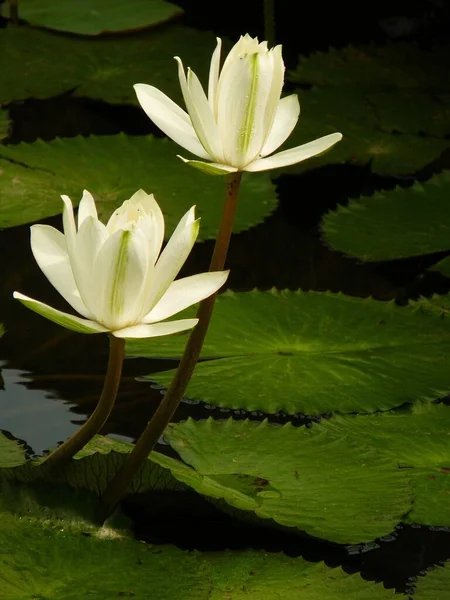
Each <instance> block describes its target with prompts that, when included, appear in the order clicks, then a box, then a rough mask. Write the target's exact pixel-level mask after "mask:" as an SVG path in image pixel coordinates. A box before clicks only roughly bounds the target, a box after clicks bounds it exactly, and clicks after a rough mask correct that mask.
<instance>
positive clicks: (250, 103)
mask: <svg viewBox="0 0 450 600" xmlns="http://www.w3.org/2000/svg"><path fill="white" fill-rule="evenodd" d="M249 67H250V89H249V94H248V97H247V104H246V106H245V110H244V118H243V120H242V125H241V129H240V131H239V136H238V144H239V146H238V147H239V152H240V153H241V154H245V153H246V152H247V151H248V149H249V147H250V143H251V141H252V135H253V128H254V124H255V115H256V108H257V98H258V85H259V75H260V69H259V54H253V55H252V56H250V57H249Z"/></svg>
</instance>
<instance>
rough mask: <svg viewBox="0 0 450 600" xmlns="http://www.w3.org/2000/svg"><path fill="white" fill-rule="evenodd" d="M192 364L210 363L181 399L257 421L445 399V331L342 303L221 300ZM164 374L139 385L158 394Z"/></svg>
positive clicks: (298, 298) (282, 296)
mask: <svg viewBox="0 0 450 600" xmlns="http://www.w3.org/2000/svg"><path fill="white" fill-rule="evenodd" d="M187 314H192V313H188V312H186V315H187ZM184 344H185V339H176V338H165V339H164V340H163V341H162V342H159V343H155V342H152V341H151V340H139V341H129V342H127V347H126V348H127V353H128V355H130V356H147V357H153V358H155V357H166V358H177V357H180V356H181V355H182V352H183V350H184ZM201 356H202V357H203V358H209V359H214V360H207V361H204V362H200V363H199V364H198V365H197V366H196V369H195V372H194V375H193V378H192V380H191V382H190V384H189V387H188V389H187V392H186V396H187V397H188V398H195V399H198V400H202V401H204V402H208V403H209V404H214V405H218V406H225V407H228V408H240V409H246V410H248V411H254V410H261V411H264V412H266V413H276V412H278V411H280V410H282V411H284V412H286V413H288V414H294V413H297V412H301V413H306V414H320V413H324V412H328V411H338V412H344V413H346V412H373V411H376V410H386V409H390V408H393V407H395V406H400V405H401V404H403V403H404V402H412V401H413V400H415V399H418V398H421V399H434V398H436V397H439V396H441V395H443V394H445V393H447V392H448V391H449V390H450V378H449V373H450V321H449V320H448V319H442V318H440V317H438V316H437V315H434V314H431V313H429V312H425V311H420V310H416V307H415V306H414V305H412V306H410V307H399V306H396V305H395V304H394V303H392V302H391V303H389V302H378V301H375V300H372V299H370V298H368V299H359V298H353V297H349V296H344V295H342V294H330V293H316V292H301V291H298V292H291V291H283V292H277V291H274V290H273V291H270V292H258V291H253V292H246V293H241V294H233V293H229V292H227V293H225V294H222V295H220V296H219V298H218V300H217V304H216V308H215V310H214V313H213V317H212V320H211V325H210V328H209V330H208V334H207V336H206V340H205V344H204V346H203V351H202V355H201ZM173 374H174V372H173V371H166V372H163V373H155V374H151V375H148V376H147V378H148V379H151V380H153V381H156V382H157V383H158V384H161V385H163V386H167V385H168V384H169V382H170V381H171V380H172V377H173Z"/></svg>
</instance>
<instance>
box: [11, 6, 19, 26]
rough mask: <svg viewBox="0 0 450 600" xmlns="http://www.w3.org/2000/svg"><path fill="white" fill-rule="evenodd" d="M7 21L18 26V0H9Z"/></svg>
mask: <svg viewBox="0 0 450 600" xmlns="http://www.w3.org/2000/svg"><path fill="white" fill-rule="evenodd" d="M9 19H10V21H11V23H12V24H13V25H18V24H19V0H9Z"/></svg>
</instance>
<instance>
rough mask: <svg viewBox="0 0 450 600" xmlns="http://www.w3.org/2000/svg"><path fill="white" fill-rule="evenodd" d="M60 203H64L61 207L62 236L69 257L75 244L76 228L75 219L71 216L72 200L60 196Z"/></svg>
mask: <svg viewBox="0 0 450 600" xmlns="http://www.w3.org/2000/svg"><path fill="white" fill-rule="evenodd" d="M61 199H62V201H63V202H64V207H63V229H64V235H65V237H66V244H67V251H68V253H69V256H71V254H72V251H73V247H74V243H75V234H76V232H77V228H76V226H75V217H74V216H73V206H72V200H71V199H70V198H69V196H66V195H62V196H61Z"/></svg>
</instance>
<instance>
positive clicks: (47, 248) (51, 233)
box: [31, 225, 93, 319]
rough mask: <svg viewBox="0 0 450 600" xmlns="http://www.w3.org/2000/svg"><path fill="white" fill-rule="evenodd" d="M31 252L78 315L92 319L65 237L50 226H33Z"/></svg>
mask: <svg viewBox="0 0 450 600" xmlns="http://www.w3.org/2000/svg"><path fill="white" fill-rule="evenodd" d="M31 250H32V252H33V256H34V258H35V259H36V262H37V264H38V265H39V268H40V269H41V271H42V272H43V273H44V275H45V276H46V277H47V279H48V280H49V281H50V283H51V284H52V286H53V287H54V288H55V289H56V290H58V292H59V293H60V294H61V296H62V297H63V298H64V299H65V300H66V301H67V302H68V303H69V304H70V305H71V306H72V308H74V309H75V310H76V311H77V313H79V314H80V315H83V317H87V318H88V319H90V318H92V316H93V315H92V314H91V313H90V312H89V310H88V309H87V308H86V306H85V305H84V302H83V300H82V299H81V297H80V293H79V291H78V288H77V285H76V283H75V279H74V277H73V273H72V267H71V265H70V259H69V255H68V254H67V246H66V240H65V238H64V235H63V234H62V233H61V232H60V231H58V230H57V229H55V228H54V227H50V225H32V226H31Z"/></svg>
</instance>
